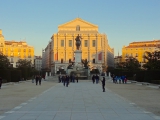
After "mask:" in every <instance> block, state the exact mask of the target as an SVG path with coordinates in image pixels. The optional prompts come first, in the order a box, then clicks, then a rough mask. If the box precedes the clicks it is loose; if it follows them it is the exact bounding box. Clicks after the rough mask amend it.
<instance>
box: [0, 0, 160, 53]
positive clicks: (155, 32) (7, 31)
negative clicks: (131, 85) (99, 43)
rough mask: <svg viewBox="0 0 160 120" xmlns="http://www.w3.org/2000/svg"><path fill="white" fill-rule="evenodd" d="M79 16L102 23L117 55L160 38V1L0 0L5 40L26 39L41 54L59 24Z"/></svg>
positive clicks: (0, 17) (0, 27)
mask: <svg viewBox="0 0 160 120" xmlns="http://www.w3.org/2000/svg"><path fill="white" fill-rule="evenodd" d="M77 17H80V18H81V19H83V20H85V21H87V22H90V23H92V24H95V25H98V26H99V32H100V33H105V34H106V35H107V36H108V42H109V45H110V47H112V48H114V50H115V55H118V51H119V54H120V55H121V50H122V47H123V46H124V45H126V46H127V45H128V44H129V43H131V42H134V41H148V40H153V39H160V0H99V1H98V0H0V29H2V32H3V35H4V37H5V40H15V41H21V40H25V41H26V42H27V43H28V44H29V45H31V46H34V48H35V55H41V54H42V49H44V48H45V47H46V46H47V44H48V43H49V41H50V40H51V36H52V35H53V33H57V32H58V25H61V24H64V23H66V22H69V21H71V20H73V19H75V18H77Z"/></svg>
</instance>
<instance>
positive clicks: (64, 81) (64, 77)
mask: <svg viewBox="0 0 160 120" xmlns="http://www.w3.org/2000/svg"><path fill="white" fill-rule="evenodd" d="M65 83H66V76H65V75H64V76H63V85H64V86H65Z"/></svg>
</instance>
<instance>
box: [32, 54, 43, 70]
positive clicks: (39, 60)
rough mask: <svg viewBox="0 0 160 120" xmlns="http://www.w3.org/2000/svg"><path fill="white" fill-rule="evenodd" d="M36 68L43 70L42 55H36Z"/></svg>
mask: <svg viewBox="0 0 160 120" xmlns="http://www.w3.org/2000/svg"><path fill="white" fill-rule="evenodd" d="M34 68H35V69H36V70H38V71H41V70H42V57H41V56H35V57H34Z"/></svg>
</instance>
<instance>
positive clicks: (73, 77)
mask: <svg viewBox="0 0 160 120" xmlns="http://www.w3.org/2000/svg"><path fill="white" fill-rule="evenodd" d="M74 79H75V76H74V74H73V75H72V80H73V83H74Z"/></svg>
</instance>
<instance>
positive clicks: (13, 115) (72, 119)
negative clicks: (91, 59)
mask: <svg viewBox="0 0 160 120" xmlns="http://www.w3.org/2000/svg"><path fill="white" fill-rule="evenodd" d="M114 87H115V88H114ZM122 87H123V89H122ZM133 87H134V88H137V87H138V88H141V90H139V91H143V90H150V91H152V94H154V95H155V96H156V95H157V94H158V93H159V89H158V88H151V87H150V88H149V87H146V86H140V85H136V84H131V83H128V84H126V85H124V84H113V83H112V82H111V80H110V79H108V78H107V80H106V92H102V87H101V84H100V83H99V84H93V83H92V82H91V80H80V81H79V83H70V84H69V87H64V86H63V84H62V83H58V79H57V76H56V77H50V78H49V79H48V80H47V81H42V85H41V86H40V85H39V86H36V85H35V84H34V83H31V81H25V82H21V83H10V84H7V85H5V84H4V85H3V87H2V89H1V91H0V97H1V100H0V103H1V104H0V108H1V109H0V111H3V112H1V113H0V120H158V119H160V117H159V113H158V112H157V113H156V114H154V113H152V110H151V111H147V106H146V108H145V106H144V108H143V107H141V105H137V104H136V102H135V103H134V101H136V98H139V100H141V96H142V97H144V99H146V98H145V97H147V95H146V96H145V95H143V94H141V93H142V92H139V93H137V92H136V91H134V93H133V92H132V91H133V90H131V89H130V88H133ZM27 88H28V89H27ZM8 89H12V91H10V93H8V92H7V90H8ZM113 89H114V90H113ZM26 90H27V91H26ZM116 90H117V91H119V92H116ZM135 90H136V89H135ZM137 90H138V89H137ZM4 91H6V93H4ZM8 91H9V90H8ZM20 91H21V92H20ZM25 91H26V92H25ZM124 91H126V92H124ZM127 91H128V92H130V96H132V94H133V95H135V94H137V97H136V98H135V97H133V98H134V99H135V100H134V99H129V98H128V97H126V96H123V94H122V93H125V94H127ZM117 93H118V94H117ZM7 94H8V96H9V95H10V97H9V98H8V97H6V96H7ZM128 94H129V93H128ZM145 94H146V93H145ZM149 94H150V93H149ZM18 96H19V97H18ZM130 98H131V97H130ZM7 99H8V100H7ZM128 99H129V100H128ZM156 99H157V101H154V103H152V101H151V102H150V104H151V105H152V104H156V106H157V109H158V104H159V103H158V100H159V97H158V95H157V97H156ZM132 100H133V101H132ZM150 100H153V99H151V98H150ZM146 101H147V100H146ZM146 101H144V103H145V102H146ZM7 102H8V103H7ZM147 102H148V101H147ZM155 102H157V103H155ZM2 103H3V104H2ZM5 104H6V105H5ZM150 107H151V106H150ZM152 107H153V106H152ZM158 111H159V110H158Z"/></svg>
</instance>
